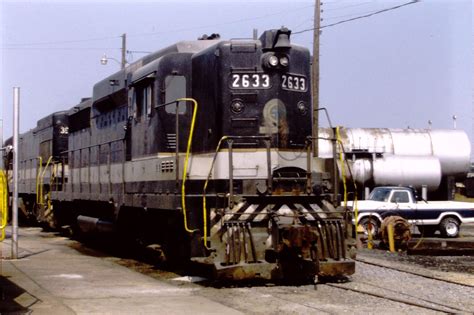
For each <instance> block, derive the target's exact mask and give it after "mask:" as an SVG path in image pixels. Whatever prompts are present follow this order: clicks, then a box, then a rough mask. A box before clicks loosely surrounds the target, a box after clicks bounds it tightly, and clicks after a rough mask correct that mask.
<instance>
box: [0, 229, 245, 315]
mask: <svg viewBox="0 0 474 315" xmlns="http://www.w3.org/2000/svg"><path fill="white" fill-rule="evenodd" d="M38 231H39V230H38V229H37V228H22V229H20V235H19V251H18V256H19V259H17V260H12V259H10V257H9V256H10V253H11V242H10V238H9V237H10V236H9V233H8V230H7V239H6V240H4V241H3V242H2V243H0V256H1V261H0V314H5V313H7V314H8V313H15V314H19V313H20V314H23V313H34V314H48V315H51V314H91V313H96V314H106V313H107V314H151V313H153V314H239V312H237V311H236V310H235V309H232V308H229V307H226V306H225V305H223V304H220V303H217V302H214V301H211V300H209V299H207V298H205V297H202V296H198V295H195V294H194V293H193V291H194V290H193V289H190V288H180V287H179V286H173V285H170V284H167V283H164V282H162V281H159V280H156V279H153V278H150V277H147V276H145V275H142V274H140V273H137V272H135V271H132V270H130V269H127V268H126V267H123V266H120V265H118V264H116V263H113V262H111V261H107V260H105V259H103V258H100V257H92V256H88V255H83V254H81V253H80V252H78V251H76V250H75V249H73V248H71V247H70V244H71V243H72V242H73V241H71V240H69V239H67V238H62V237H57V236H54V237H47V235H48V233H38ZM39 234H41V236H40V235H39ZM43 234H45V235H43Z"/></svg>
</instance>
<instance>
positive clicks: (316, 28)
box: [311, 0, 321, 156]
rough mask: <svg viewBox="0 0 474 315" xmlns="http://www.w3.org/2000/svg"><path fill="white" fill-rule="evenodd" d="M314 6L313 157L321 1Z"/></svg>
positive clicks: (316, 116)
mask: <svg viewBox="0 0 474 315" xmlns="http://www.w3.org/2000/svg"><path fill="white" fill-rule="evenodd" d="M315 1H316V2H315V5H314V30H313V66H312V67H311V76H312V85H311V90H312V95H313V139H314V142H313V144H314V145H313V156H318V153H319V144H318V137H319V130H318V128H319V32H320V27H321V23H320V22H321V0H315Z"/></svg>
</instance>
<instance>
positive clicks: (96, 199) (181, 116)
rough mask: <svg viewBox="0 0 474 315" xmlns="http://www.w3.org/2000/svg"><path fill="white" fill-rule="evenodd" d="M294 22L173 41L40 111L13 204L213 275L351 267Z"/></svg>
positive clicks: (22, 152)
mask: <svg viewBox="0 0 474 315" xmlns="http://www.w3.org/2000/svg"><path fill="white" fill-rule="evenodd" d="M290 34H291V31H290V30H288V29H286V28H281V29H278V30H269V31H265V32H264V33H263V34H262V35H261V37H260V38H259V39H258V40H255V39H252V40H250V39H249V40H221V39H219V38H218V36H212V37H210V39H205V40H204V39H203V40H196V41H181V42H178V43H176V44H174V45H171V46H169V47H167V48H164V49H162V50H159V51H157V52H155V53H152V54H150V55H147V56H146V57H144V58H142V59H140V60H138V61H136V62H134V63H132V64H130V65H128V66H127V67H125V68H124V69H122V70H121V71H119V72H117V73H114V74H112V75H111V76H109V77H107V78H105V79H104V80H102V81H100V82H98V83H96V84H95V85H94V88H93V95H92V98H90V99H83V100H82V101H81V102H80V103H79V104H78V105H76V106H74V107H73V108H71V109H70V110H68V111H62V112H57V113H53V114H51V115H49V116H47V117H45V118H43V119H41V120H40V121H38V124H37V126H36V128H34V129H32V130H30V131H29V132H27V133H25V134H23V135H22V136H21V138H20V148H19V156H20V172H19V173H20V185H19V189H20V198H21V200H20V203H19V204H20V208H21V211H22V212H24V213H26V214H28V215H29V216H33V217H34V218H35V219H37V220H38V221H40V222H42V223H44V224H47V225H49V226H51V227H61V226H65V225H70V226H74V227H76V228H77V229H78V230H80V231H81V232H83V233H87V232H89V233H99V232H112V233H115V234H114V235H117V237H120V238H117V242H118V241H119V240H121V239H122V237H126V238H128V239H131V240H133V241H135V242H137V243H140V244H142V245H144V246H147V245H150V244H158V245H159V248H161V249H162V250H163V253H164V256H165V257H166V259H169V260H171V261H173V260H176V261H184V260H191V261H193V262H194V263H196V264H200V265H204V266H206V267H209V269H210V270H211V271H212V275H213V276H214V277H215V278H217V279H248V278H266V279H302V280H308V279H314V277H317V276H344V275H350V274H352V273H354V270H355V265H354V261H353V259H351V257H349V256H350V254H349V252H351V253H352V248H350V247H352V244H353V243H352V242H351V241H350V240H351V238H350V231H349V229H350V224H348V223H350V222H351V218H350V216H349V213H348V212H347V211H344V210H341V209H336V208H335V205H337V204H338V200H340V198H338V196H337V195H336V194H334V193H333V191H332V189H333V187H335V185H336V184H335V183H337V182H335V174H333V173H331V171H327V170H326V167H327V168H328V169H329V170H333V169H334V164H335V162H334V157H331V158H328V159H319V158H316V157H314V156H313V154H312V150H313V146H314V144H315V141H317V139H314V138H312V137H311V134H312V128H317V126H312V105H311V104H312V103H311V91H310V84H311V79H310V60H311V59H310V53H309V51H308V50H307V49H306V48H303V47H300V46H297V45H294V44H292V43H291V42H290ZM334 141H335V140H334ZM98 235H100V233H99V234H98Z"/></svg>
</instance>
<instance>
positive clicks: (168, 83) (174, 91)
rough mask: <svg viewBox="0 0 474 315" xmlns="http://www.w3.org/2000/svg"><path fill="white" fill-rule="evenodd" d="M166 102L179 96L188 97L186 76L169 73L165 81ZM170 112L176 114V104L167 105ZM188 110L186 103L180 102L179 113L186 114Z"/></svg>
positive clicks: (167, 110) (166, 108)
mask: <svg viewBox="0 0 474 315" xmlns="http://www.w3.org/2000/svg"><path fill="white" fill-rule="evenodd" d="M164 85H165V87H164V89H163V91H164V94H165V103H170V102H173V101H175V100H177V99H179V98H184V97H186V78H185V77H184V76H182V75H169V76H167V77H166V78H165V82H164ZM165 110H166V112H167V113H168V114H176V105H175V104H173V105H169V106H166V107H165ZM185 112H186V104H185V103H184V102H180V103H179V107H178V113H179V114H184V113H185Z"/></svg>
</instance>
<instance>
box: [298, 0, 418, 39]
mask: <svg viewBox="0 0 474 315" xmlns="http://www.w3.org/2000/svg"><path fill="white" fill-rule="evenodd" d="M417 2H420V0H412V1H410V2H406V3H403V4H400V5H397V6H393V7H390V8H386V9H382V10H378V11H374V12H371V13H368V14H365V15H360V16H356V17H354V18H351V19H347V20H342V21H338V22H334V23H331V24H326V25H323V26H321V27H319V29H323V28H328V27H333V26H336V25H339V24H343V23H348V22H352V21H355V20H360V19H364V18H368V17H371V16H374V15H377V14H381V13H385V12H388V11H393V10H396V9H400V8H401V7H404V6H407V5H410V4H415V3H417ZM314 30H315V28H314V27H313V28H308V29H305V30H301V31H297V32H292V34H293V35H295V34H301V33H306V32H309V31H314Z"/></svg>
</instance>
